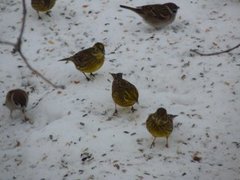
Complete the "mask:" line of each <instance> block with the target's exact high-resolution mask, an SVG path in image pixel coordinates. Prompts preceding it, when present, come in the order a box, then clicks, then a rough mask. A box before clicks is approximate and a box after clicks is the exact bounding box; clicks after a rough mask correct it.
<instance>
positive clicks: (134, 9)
mask: <svg viewBox="0 0 240 180" xmlns="http://www.w3.org/2000/svg"><path fill="white" fill-rule="evenodd" d="M120 7H121V8H124V9H129V10H131V11H134V12H136V13H141V11H140V9H138V8H133V7H129V6H125V5H120Z"/></svg>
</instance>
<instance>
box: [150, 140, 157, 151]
mask: <svg viewBox="0 0 240 180" xmlns="http://www.w3.org/2000/svg"><path fill="white" fill-rule="evenodd" d="M155 139H156V137H154V138H153V141H152V144H151V146H150V149H152V148H153V147H154V146H155Z"/></svg>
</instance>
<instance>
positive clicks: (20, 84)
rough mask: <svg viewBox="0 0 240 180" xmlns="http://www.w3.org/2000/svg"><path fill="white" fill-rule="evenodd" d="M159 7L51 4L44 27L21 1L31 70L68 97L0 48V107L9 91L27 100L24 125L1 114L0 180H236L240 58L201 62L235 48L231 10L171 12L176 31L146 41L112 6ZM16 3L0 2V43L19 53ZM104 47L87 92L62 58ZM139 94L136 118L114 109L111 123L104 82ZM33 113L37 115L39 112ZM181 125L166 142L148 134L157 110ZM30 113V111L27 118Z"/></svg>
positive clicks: (150, 32) (209, 6)
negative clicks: (120, 76) (121, 83)
mask: <svg viewBox="0 0 240 180" xmlns="http://www.w3.org/2000/svg"><path fill="white" fill-rule="evenodd" d="M164 2H167V1H154V0H149V1H147V0H135V1H127V0H122V1H114V0H111V1H110V0H101V1H93V0H86V1H77V0H75V1H74V0H71V1H64V0H58V1H57V3H56V5H55V7H54V8H53V10H52V13H51V15H52V17H48V16H47V15H44V14H41V16H42V20H38V18H37V14H36V12H35V11H34V10H33V9H32V8H31V5H30V1H27V11H28V12H27V22H26V29H25V32H24V37H23V39H24V42H23V53H24V54H25V55H26V57H27V58H28V60H29V62H30V63H31V65H32V66H34V67H35V68H37V69H38V70H39V71H40V72H41V73H43V74H44V75H45V76H46V77H48V78H49V79H50V80H51V81H52V82H54V83H57V84H59V85H65V87H66V89H64V90H62V89H53V88H52V87H51V86H50V85H48V84H46V83H45V82H44V81H42V80H41V79H40V78H38V77H36V76H35V75H33V74H32V73H31V71H30V70H29V69H28V68H27V67H26V65H25V64H24V62H23V61H22V59H21V58H20V56H19V55H18V54H15V55H12V54H11V50H12V47H11V46H6V45H3V44H0V77H1V79H0V89H1V94H0V102H1V104H3V103H4V101H5V96H6V93H7V92H8V91H9V90H11V89H14V88H23V89H26V90H27V91H28V92H29V93H30V101H29V106H28V115H29V117H30V118H31V119H32V120H33V121H34V123H33V124H29V123H23V122H22V121H21V118H20V117H19V116H18V113H17V112H16V113H15V117H16V118H15V119H13V120H11V119H10V118H9V110H8V109H7V108H6V107H4V106H1V108H0V137H1V138H0V179H1V180H9V179H20V180H32V179H34V180H35V179H38V180H40V179H42V180H43V179H45V180H52V179H69V180H76V179H111V180H112V179H130V180H132V179H137V180H141V179H162V180H165V179H166V180H167V179H184V180H186V179H189V180H192V179H195V180H198V179H204V180H214V179H215V180H225V179H231V180H239V179H240V153H239V149H240V119H239V116H240V82H239V81H240V71H239V70H240V53H239V48H238V49H235V50H234V51H232V52H230V53H225V54H221V55H218V56H206V57H201V56H199V55H196V54H194V53H191V52H190V51H189V50H190V49H196V48H197V49H199V51H202V52H206V53H207V52H216V51H220V50H224V49H227V48H230V47H233V46H235V45H237V44H239V43H240V34H239V30H240V11H239V9H240V2H239V1H238V0H212V1H208V0H192V1H177V0H175V1H173V2H175V3H176V4H177V5H178V6H179V7H180V9H179V12H178V14H177V18H176V20H175V22H174V23H173V24H172V25H170V26H169V27H167V28H165V29H162V30H158V31H156V30H154V29H152V28H151V27H149V26H148V25H147V24H145V23H144V22H143V21H142V19H141V18H140V17H139V16H137V15H136V14H134V13H133V12H131V11H128V10H125V9H120V8H119V5H120V4H124V5H131V6H137V5H144V4H152V3H164ZM21 15H22V5H21V1H20V0H17V1H13V0H11V1H8V0H0V25H1V28H0V39H1V40H8V41H11V42H15V41H16V38H17V36H18V34H19V29H20V26H21ZM97 41H99V42H103V43H104V44H105V45H106V61H105V64H104V65H103V67H102V68H101V69H100V70H99V71H98V72H97V76H96V77H95V79H94V80H93V81H90V82H87V81H86V79H85V77H84V76H83V74H82V73H80V72H79V71H77V70H76V69H75V67H74V65H73V64H72V63H68V64H64V63H62V62H58V61H57V60H59V59H61V58H65V57H68V56H70V55H72V54H73V53H75V52H78V51H79V50H81V49H83V48H87V47H90V46H92V45H93V44H94V43H95V42H97ZM109 72H113V73H116V72H123V73H124V78H125V79H127V80H129V81H130V82H131V83H133V84H135V85H136V87H137V88H138V90H139V94H140V98H139V105H135V108H136V109H137V111H136V112H134V113H131V112H130V109H129V108H119V115H118V116H115V117H113V116H112V114H113V112H114V103H113V101H112V97H111V82H112V77H111V75H110V74H109ZM36 103H38V105H37V106H35V104H36ZM161 106H162V107H165V108H166V109H167V110H168V112H169V113H171V114H177V115H178V117H177V118H176V119H175V120H174V127H175V128H174V131H173V133H172V134H171V136H170V138H169V146H170V147H169V148H166V147H165V146H164V145H165V139H164V138H159V139H157V141H156V145H155V147H154V148H153V149H150V144H151V142H152V137H151V135H150V134H149V133H148V131H147V130H146V128H145V121H146V118H147V117H148V115H149V114H150V113H152V112H154V111H155V110H156V109H157V108H158V107H161ZM33 107H34V108H33Z"/></svg>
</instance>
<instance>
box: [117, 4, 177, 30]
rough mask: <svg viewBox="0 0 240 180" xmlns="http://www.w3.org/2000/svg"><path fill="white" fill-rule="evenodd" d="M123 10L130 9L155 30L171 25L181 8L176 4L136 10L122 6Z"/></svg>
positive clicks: (148, 6)
mask: <svg viewBox="0 0 240 180" xmlns="http://www.w3.org/2000/svg"><path fill="white" fill-rule="evenodd" d="M120 7H121V8H125V9H130V10H132V11H134V12H135V13H137V14H138V15H140V16H141V17H142V18H143V19H144V21H145V22H146V23H148V24H150V25H151V26H153V27H155V28H163V27H165V26H167V25H169V24H171V23H172V22H173V21H174V19H175V17H176V14H177V11H178V9H179V7H178V6H177V5H176V4H174V3H171V2H170V3H165V4H150V5H145V6H139V7H136V8H133V7H128V6H124V5H120Z"/></svg>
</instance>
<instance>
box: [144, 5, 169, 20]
mask: <svg viewBox="0 0 240 180" xmlns="http://www.w3.org/2000/svg"><path fill="white" fill-rule="evenodd" d="M142 10H143V12H145V15H146V16H150V17H155V18H157V19H162V20H166V19H169V18H171V13H170V11H169V9H168V8H167V6H165V5H161V4H154V5H146V6H142Z"/></svg>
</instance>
